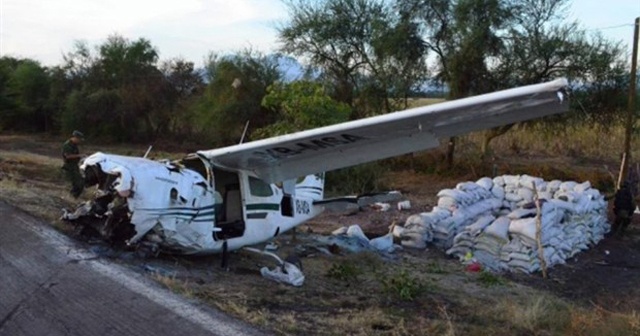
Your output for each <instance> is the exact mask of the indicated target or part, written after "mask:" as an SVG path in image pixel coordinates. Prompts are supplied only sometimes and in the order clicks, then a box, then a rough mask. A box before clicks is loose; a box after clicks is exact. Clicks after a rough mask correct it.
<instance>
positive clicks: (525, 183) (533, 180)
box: [518, 175, 544, 189]
mask: <svg viewBox="0 0 640 336" xmlns="http://www.w3.org/2000/svg"><path fill="white" fill-rule="evenodd" d="M542 182H544V180H543V179H541V178H539V177H533V176H529V175H521V176H520V179H519V181H518V185H519V186H520V187H523V188H529V189H531V188H533V186H534V185H535V186H536V189H537V188H538V185H539V184H541V183H542Z"/></svg>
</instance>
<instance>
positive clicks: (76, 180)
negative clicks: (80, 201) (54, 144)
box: [62, 140, 84, 198]
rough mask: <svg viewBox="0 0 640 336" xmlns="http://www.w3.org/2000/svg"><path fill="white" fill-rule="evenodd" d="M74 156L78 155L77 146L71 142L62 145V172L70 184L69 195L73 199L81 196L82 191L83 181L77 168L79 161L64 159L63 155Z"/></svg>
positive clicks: (77, 159)
mask: <svg viewBox="0 0 640 336" xmlns="http://www.w3.org/2000/svg"><path fill="white" fill-rule="evenodd" d="M74 154H80V150H79V149H78V145H76V144H75V143H73V142H72V141H71V140H67V141H66V142H65V143H64V145H62V159H63V160H64V164H63V165H62V170H63V171H64V173H65V176H66V178H67V180H68V181H69V182H70V183H71V195H72V196H73V197H74V198H78V197H79V196H80V194H82V190H84V180H83V179H82V175H81V174H80V167H78V164H79V163H80V159H79V158H76V159H67V158H66V157H65V155H74Z"/></svg>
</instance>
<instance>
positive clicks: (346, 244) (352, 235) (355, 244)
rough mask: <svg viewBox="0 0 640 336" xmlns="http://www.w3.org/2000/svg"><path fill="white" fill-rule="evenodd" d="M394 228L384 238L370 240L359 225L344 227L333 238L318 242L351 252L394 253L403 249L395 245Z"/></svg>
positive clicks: (333, 234) (334, 232) (322, 238)
mask: <svg viewBox="0 0 640 336" xmlns="http://www.w3.org/2000/svg"><path fill="white" fill-rule="evenodd" d="M394 227H395V225H392V226H391V228H390V230H389V233H387V234H386V235H384V236H380V237H378V238H373V239H369V238H368V237H367V236H366V235H365V234H364V232H363V231H362V228H360V226H359V225H351V226H349V227H346V226H344V227H341V228H339V229H337V230H334V231H333V232H332V233H331V236H328V237H324V236H322V237H318V238H317V239H316V240H318V241H319V242H321V243H324V244H325V245H336V246H338V247H339V248H341V249H344V250H347V251H350V252H362V251H376V252H384V253H393V252H394V251H395V250H397V249H401V248H402V247H401V246H399V245H395V244H394V243H393V231H394Z"/></svg>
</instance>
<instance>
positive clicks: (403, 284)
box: [382, 270, 424, 301]
mask: <svg viewBox="0 0 640 336" xmlns="http://www.w3.org/2000/svg"><path fill="white" fill-rule="evenodd" d="M382 286H383V287H384V290H385V292H387V293H388V294H390V295H396V296H397V297H398V298H400V299H401V300H405V301H412V300H414V299H415V298H416V297H417V296H418V295H419V294H420V292H422V291H423V290H424V285H423V284H422V283H420V281H419V280H418V279H416V278H413V277H411V276H410V275H409V273H408V272H407V271H406V270H402V271H400V273H398V274H396V275H393V276H391V277H389V278H386V279H383V280H382Z"/></svg>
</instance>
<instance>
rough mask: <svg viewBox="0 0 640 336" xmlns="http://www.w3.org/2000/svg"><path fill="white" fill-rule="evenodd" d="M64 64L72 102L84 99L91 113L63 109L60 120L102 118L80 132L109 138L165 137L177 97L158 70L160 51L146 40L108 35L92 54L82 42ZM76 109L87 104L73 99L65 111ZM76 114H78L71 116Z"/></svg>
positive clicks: (144, 138)
mask: <svg viewBox="0 0 640 336" xmlns="http://www.w3.org/2000/svg"><path fill="white" fill-rule="evenodd" d="M65 62H66V63H65V65H64V66H63V69H65V71H66V74H67V76H68V77H69V78H70V81H71V83H72V84H71V85H72V87H73V89H72V90H73V91H74V92H77V93H76V94H75V95H74V96H73V97H74V99H77V97H84V99H88V102H87V103H88V106H89V107H90V108H91V111H84V110H77V111H65V113H64V114H65V117H64V118H63V119H65V120H84V121H87V120H88V119H86V118H89V119H91V120H93V121H96V120H100V122H99V123H90V124H88V125H86V126H85V127H84V129H85V130H86V131H87V133H89V134H92V135H101V136H103V137H105V138H112V139H113V138H117V139H127V140H129V141H150V140H154V139H156V138H157V137H158V136H160V135H161V134H165V133H166V131H167V128H168V124H169V119H170V114H171V106H172V104H173V103H174V102H173V101H172V99H173V98H175V97H177V96H176V95H173V94H172V89H173V88H172V87H171V85H170V83H169V82H168V81H167V79H166V78H165V76H164V75H163V73H162V72H161V71H160V70H159V69H158V68H157V62H158V51H157V50H156V48H155V47H153V46H152V45H151V42H150V41H149V40H147V39H144V38H139V39H137V40H129V39H127V38H125V37H123V36H120V35H111V36H109V37H108V38H107V39H106V41H105V42H104V43H103V44H101V45H99V46H96V47H95V54H92V53H91V50H90V48H89V46H88V45H87V44H86V43H82V42H78V43H76V45H75V49H74V50H73V51H72V52H70V53H68V54H67V55H66V56H65ZM93 103H96V104H98V105H97V106H93V105H92V104H93ZM102 103H104V105H102ZM79 106H85V105H83V104H78V103H77V102H75V101H72V102H70V103H69V104H65V108H66V109H69V108H75V107H79ZM105 106H108V107H109V109H108V110H106V109H105ZM74 113H75V114H77V115H76V116H75V117H74V118H69V115H70V114H74ZM97 114H99V115H97ZM65 124H68V123H67V122H65ZM87 128H88V129H87ZM105 130H118V132H115V133H114V132H111V131H109V132H107V131H105Z"/></svg>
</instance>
